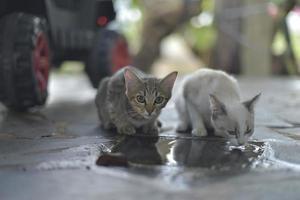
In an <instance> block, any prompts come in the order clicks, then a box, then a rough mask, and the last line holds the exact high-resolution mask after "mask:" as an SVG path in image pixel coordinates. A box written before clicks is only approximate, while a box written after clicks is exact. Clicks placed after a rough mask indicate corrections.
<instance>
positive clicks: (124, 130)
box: [118, 125, 136, 135]
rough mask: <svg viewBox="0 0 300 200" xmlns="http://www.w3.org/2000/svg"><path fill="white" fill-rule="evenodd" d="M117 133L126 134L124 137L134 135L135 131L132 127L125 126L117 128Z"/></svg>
mask: <svg viewBox="0 0 300 200" xmlns="http://www.w3.org/2000/svg"><path fill="white" fill-rule="evenodd" d="M118 133H120V134H126V135H134V134H135V133H136V130H135V128H134V127H133V126H131V125H127V126H122V127H119V128H118Z"/></svg>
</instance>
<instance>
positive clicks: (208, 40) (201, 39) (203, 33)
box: [185, 24, 216, 53]
mask: <svg viewBox="0 0 300 200" xmlns="http://www.w3.org/2000/svg"><path fill="white" fill-rule="evenodd" d="M185 38H186V40H187V41H188V43H189V44H190V45H191V46H192V47H193V48H194V49H195V50H196V51H198V52H199V53H202V52H205V51H209V50H210V49H212V47H213V46H214V44H215V40H216V31H215V29H214V27H213V26H203V27H199V28H198V27H194V26H192V25H190V24H189V25H188V26H187V28H186V31H185Z"/></svg>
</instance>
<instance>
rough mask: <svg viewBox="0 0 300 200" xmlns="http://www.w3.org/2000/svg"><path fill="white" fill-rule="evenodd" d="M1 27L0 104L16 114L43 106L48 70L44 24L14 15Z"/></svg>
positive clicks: (48, 59)
mask: <svg viewBox="0 0 300 200" xmlns="http://www.w3.org/2000/svg"><path fill="white" fill-rule="evenodd" d="M0 27H1V30H0V100H1V101H2V102H3V103H4V105H6V106H7V107H8V108H11V109H14V110H19V111H24V110H27V109H28V108H31V107H33V106H36V105H43V104H44V103H45V101H46V99H47V84H48V76H49V67H50V50H49V43H48V37H47V24H46V20H44V19H41V18H39V17H35V16H32V15H29V14H24V13H13V14H10V15H7V16H5V17H3V18H2V19H1V20H0Z"/></svg>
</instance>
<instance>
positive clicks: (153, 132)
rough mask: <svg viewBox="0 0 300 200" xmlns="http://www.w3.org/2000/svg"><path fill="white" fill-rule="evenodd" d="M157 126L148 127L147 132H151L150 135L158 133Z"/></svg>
mask: <svg viewBox="0 0 300 200" xmlns="http://www.w3.org/2000/svg"><path fill="white" fill-rule="evenodd" d="M158 132H159V131H158V128H157V127H155V126H154V127H151V128H150V129H149V131H148V133H149V134H151V135H158Z"/></svg>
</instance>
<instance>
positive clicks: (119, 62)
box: [0, 0, 130, 111]
mask: <svg viewBox="0 0 300 200" xmlns="http://www.w3.org/2000/svg"><path fill="white" fill-rule="evenodd" d="M115 16H116V13H115V10H114V7H113V2H112V1H109V0H22V1H19V0H1V1H0V27H1V30H0V101H1V102H2V103H3V104H4V105H6V106H7V107H8V108H10V109H14V110H19V111H23V110H27V109H28V108H31V107H34V106H36V105H43V104H45V102H46V99H47V95H48V92H47V85H48V76H49V68H50V67H51V66H59V65H60V63H61V62H63V61H65V60H78V61H83V62H85V66H86V67H85V71H86V73H87V75H88V76H89V78H90V80H91V83H92V85H93V86H94V87H97V86H98V83H99V81H100V80H101V78H103V77H105V76H108V75H110V74H112V73H113V72H115V71H117V70H118V69H119V68H121V67H123V66H125V65H128V64H129V63H130V56H129V53H128V47H127V42H126V40H125V38H124V37H123V36H122V35H120V34H119V33H118V32H116V31H113V30H109V29H108V25H109V24H110V23H111V22H112V21H113V20H114V19H115Z"/></svg>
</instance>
